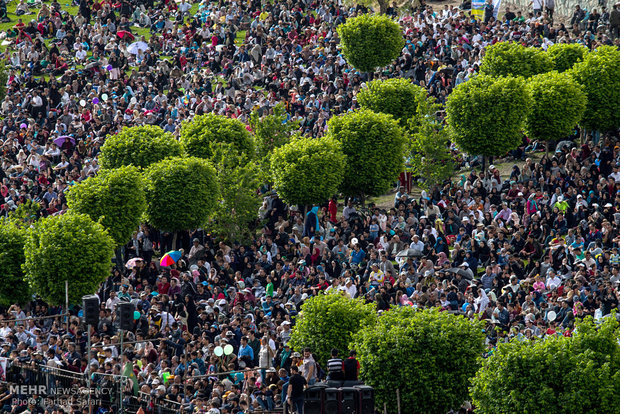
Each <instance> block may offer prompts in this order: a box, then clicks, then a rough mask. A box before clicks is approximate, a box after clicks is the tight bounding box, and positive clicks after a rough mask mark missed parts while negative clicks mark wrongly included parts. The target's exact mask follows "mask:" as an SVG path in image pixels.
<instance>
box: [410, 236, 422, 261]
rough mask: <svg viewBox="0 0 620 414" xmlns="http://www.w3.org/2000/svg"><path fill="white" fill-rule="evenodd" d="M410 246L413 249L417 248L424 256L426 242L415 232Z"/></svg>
mask: <svg viewBox="0 0 620 414" xmlns="http://www.w3.org/2000/svg"><path fill="white" fill-rule="evenodd" d="M409 248H410V249H411V250H415V251H416V253H418V254H419V255H420V256H422V252H424V243H423V242H422V241H420V237H419V236H418V235H417V234H414V235H413V237H412V238H411V243H410V244H409Z"/></svg>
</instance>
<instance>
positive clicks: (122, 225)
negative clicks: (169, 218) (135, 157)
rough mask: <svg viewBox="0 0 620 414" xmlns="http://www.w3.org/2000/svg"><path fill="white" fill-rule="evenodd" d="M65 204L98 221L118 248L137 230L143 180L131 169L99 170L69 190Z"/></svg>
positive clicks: (136, 169) (135, 170)
mask: <svg viewBox="0 0 620 414" xmlns="http://www.w3.org/2000/svg"><path fill="white" fill-rule="evenodd" d="M67 202H68V205H69V208H70V209H71V210H74V211H76V212H78V213H82V214H86V215H88V216H89V217H90V218H91V219H93V220H94V221H99V222H100V223H101V224H102V225H103V227H105V228H106V229H108V232H109V233H110V236H112V238H113V239H114V242H115V243H116V245H117V246H122V245H124V244H125V243H127V242H128V241H129V239H130V238H131V235H132V234H133V232H134V231H136V230H137V229H138V227H139V225H140V219H141V218H142V214H144V211H145V209H146V198H145V195H144V180H143V178H142V175H141V173H140V171H139V170H138V168H136V167H134V166H126V167H120V168H115V169H113V170H102V171H100V172H99V174H98V175H96V176H95V177H90V178H87V179H86V180H84V181H82V182H81V183H80V184H78V185H75V186H73V187H71V189H70V190H69V193H68V194H67Z"/></svg>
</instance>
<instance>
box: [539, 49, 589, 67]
mask: <svg viewBox="0 0 620 414" xmlns="http://www.w3.org/2000/svg"><path fill="white" fill-rule="evenodd" d="M547 53H548V54H549V56H550V57H551V60H552V61H553V67H554V68H555V70H557V71H558V72H565V71H567V70H569V69H571V68H572V67H573V66H575V63H577V62H581V61H582V60H583V58H584V56H585V55H587V54H588V48H587V47H585V46H584V45H581V44H579V43H556V44H554V45H551V46H549V49H547Z"/></svg>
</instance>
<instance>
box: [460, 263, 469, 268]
mask: <svg viewBox="0 0 620 414" xmlns="http://www.w3.org/2000/svg"><path fill="white" fill-rule="evenodd" d="M461 266H465V267H469V263H467V262H463V263H461Z"/></svg>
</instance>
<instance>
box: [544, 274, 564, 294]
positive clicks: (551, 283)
mask: <svg viewBox="0 0 620 414" xmlns="http://www.w3.org/2000/svg"><path fill="white" fill-rule="evenodd" d="M561 284H562V279H560V278H559V277H558V275H557V274H556V273H555V270H553V269H549V272H548V275H547V288H548V289H551V290H553V289H557V288H558V287H559V286H560V285H561Z"/></svg>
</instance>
